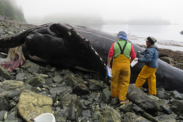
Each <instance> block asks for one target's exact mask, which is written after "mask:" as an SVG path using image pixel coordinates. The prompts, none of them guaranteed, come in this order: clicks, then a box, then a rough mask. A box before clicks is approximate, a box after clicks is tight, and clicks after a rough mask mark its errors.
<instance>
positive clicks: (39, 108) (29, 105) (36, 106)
mask: <svg viewBox="0 0 183 122" xmlns="http://www.w3.org/2000/svg"><path fill="white" fill-rule="evenodd" d="M52 103H53V101H52V98H50V97H47V96H43V95H39V94H36V93H34V92H31V91H29V90H24V91H23V92H22V93H21V94H20V97H19V101H18V106H17V108H18V113H19V115H20V116H21V117H22V118H23V119H24V120H25V121H27V122H28V119H29V116H30V115H31V114H32V113H34V114H35V117H36V116H39V115H41V114H43V113H52Z"/></svg>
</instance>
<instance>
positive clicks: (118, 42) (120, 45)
mask: <svg viewBox="0 0 183 122" xmlns="http://www.w3.org/2000/svg"><path fill="white" fill-rule="evenodd" d="M117 44H118V46H119V48H120V50H121V54H123V52H124V50H125V47H126V44H127V42H126V43H125V45H124V47H123V50H122V49H121V45H120V44H119V42H117Z"/></svg>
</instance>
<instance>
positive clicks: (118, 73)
mask: <svg viewBox="0 0 183 122" xmlns="http://www.w3.org/2000/svg"><path fill="white" fill-rule="evenodd" d="M117 37H118V41H117V42H115V43H113V44H112V46H111V48H110V50H109V54H108V62H107V65H108V67H111V66H110V63H111V60H112V57H113V64H112V80H111V98H112V99H114V98H117V97H119V100H120V104H124V103H128V102H129V100H128V99H126V94H127V91H128V86H129V83H130V75H131V71H130V63H131V61H133V60H134V59H135V57H136V54H135V51H134V47H133V46H132V45H131V44H130V43H128V42H127V41H128V39H127V36H126V33H125V32H124V31H120V32H119V33H118V35H117Z"/></svg>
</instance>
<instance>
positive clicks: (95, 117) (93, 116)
mask: <svg viewBox="0 0 183 122" xmlns="http://www.w3.org/2000/svg"><path fill="white" fill-rule="evenodd" d="M100 116H101V113H100V111H99V110H95V111H94V113H93V115H92V119H93V120H99V118H100Z"/></svg>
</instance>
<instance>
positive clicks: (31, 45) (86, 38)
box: [0, 23, 183, 92]
mask: <svg viewBox="0 0 183 122" xmlns="http://www.w3.org/2000/svg"><path fill="white" fill-rule="evenodd" d="M147 36H149V35H147ZM115 41H117V38H116V36H115V35H112V34H109V33H106V32H102V31H99V30H95V29H91V28H88V27H84V26H77V25H72V24H66V23H49V24H44V25H40V26H36V27H34V28H31V29H28V30H26V31H24V32H22V33H20V34H17V35H14V36H12V37H8V38H3V39H0V48H14V47H17V46H22V51H23V54H24V56H25V59H32V60H39V61H44V62H46V63H48V64H51V65H55V66H59V67H65V68H81V69H86V70H90V71H95V72H97V73H99V75H100V76H101V78H102V79H103V80H104V81H105V80H107V74H106V62H107V56H108V51H109V49H110V47H111V45H112V43H114V42H115ZM129 42H130V41H129ZM130 43H131V44H132V45H133V46H134V48H135V51H141V50H144V49H143V48H141V47H140V46H138V45H136V44H134V43H132V42H130ZM137 57H142V55H137ZM158 64H159V68H158V70H157V71H156V77H157V87H159V88H165V89H166V90H177V91H180V92H183V89H182V87H183V77H182V75H183V70H181V69H178V68H175V67H173V66H171V65H169V64H167V63H166V62H164V61H162V60H160V59H159V60H158ZM143 65H144V64H143V63H138V64H137V65H135V66H134V67H132V68H131V83H134V82H135V80H136V78H137V76H138V74H139V73H140V71H141V69H142V67H143Z"/></svg>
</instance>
